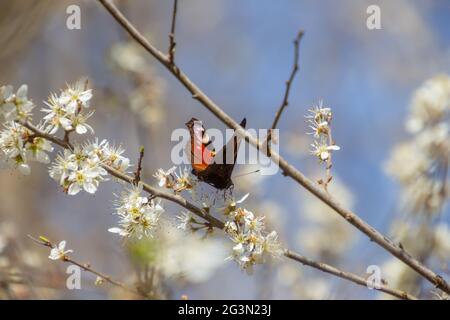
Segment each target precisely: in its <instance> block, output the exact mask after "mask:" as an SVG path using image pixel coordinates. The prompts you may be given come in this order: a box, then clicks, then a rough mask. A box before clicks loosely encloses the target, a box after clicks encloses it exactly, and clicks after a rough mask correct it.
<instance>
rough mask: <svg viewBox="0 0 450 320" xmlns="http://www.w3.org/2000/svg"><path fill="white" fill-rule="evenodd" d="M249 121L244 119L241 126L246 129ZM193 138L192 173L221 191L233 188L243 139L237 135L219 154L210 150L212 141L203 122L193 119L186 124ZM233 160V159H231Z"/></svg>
mask: <svg viewBox="0 0 450 320" xmlns="http://www.w3.org/2000/svg"><path fill="white" fill-rule="evenodd" d="M246 122H247V120H246V119H245V118H244V119H243V120H242V121H241V123H240V125H241V127H243V128H245V124H246ZM186 126H187V128H188V129H189V134H190V137H191V141H190V145H189V146H188V147H189V149H190V150H188V155H189V156H190V161H191V165H192V173H193V174H194V175H195V176H197V178H198V179H199V180H201V181H203V182H206V183H208V184H209V185H211V186H213V187H215V188H216V189H219V190H226V189H229V188H230V187H232V186H233V181H232V180H231V174H232V173H233V169H234V165H235V163H236V158H237V153H238V149H239V144H240V140H241V138H240V137H238V136H237V135H236V134H234V135H233V137H232V138H231V139H230V141H228V143H227V144H226V145H225V146H224V147H223V148H222V149H221V150H219V151H218V152H216V151H215V150H214V149H211V148H208V147H209V146H210V144H211V142H212V141H211V139H210V138H209V137H208V135H207V134H206V132H205V128H204V127H203V125H202V122H201V121H199V120H198V119H196V118H192V119H191V120H189V121H188V122H187V123H186ZM230 158H231V159H230Z"/></svg>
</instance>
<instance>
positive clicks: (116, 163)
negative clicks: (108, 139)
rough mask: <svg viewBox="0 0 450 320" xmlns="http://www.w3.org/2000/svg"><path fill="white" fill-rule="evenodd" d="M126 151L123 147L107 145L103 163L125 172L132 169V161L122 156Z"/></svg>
mask: <svg viewBox="0 0 450 320" xmlns="http://www.w3.org/2000/svg"><path fill="white" fill-rule="evenodd" d="M124 152H125V149H123V148H122V146H117V147H116V146H110V145H109V144H107V145H106V146H105V148H104V155H103V158H102V159H103V161H104V162H105V164H107V165H109V166H111V167H113V168H114V169H116V170H119V171H122V172H125V171H126V170H127V169H128V168H129V167H130V159H128V158H127V157H124V156H123V155H122V154H123V153H124Z"/></svg>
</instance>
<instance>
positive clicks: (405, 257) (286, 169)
mask: <svg viewBox="0 0 450 320" xmlns="http://www.w3.org/2000/svg"><path fill="white" fill-rule="evenodd" d="M99 2H100V3H101V4H102V5H103V6H104V7H105V8H106V10H108V12H109V13H110V14H111V15H112V16H113V17H114V19H115V20H116V21H117V22H118V23H119V24H120V25H121V26H122V27H123V28H124V29H125V30H126V31H127V32H128V33H129V34H130V35H131V37H133V38H134V39H135V40H136V41H137V42H138V43H139V44H140V45H141V46H142V47H143V48H144V49H145V50H146V51H147V52H148V53H150V54H151V55H152V56H153V57H154V58H155V59H157V60H158V61H159V62H160V63H161V64H163V65H164V66H165V67H166V68H167V69H168V70H169V71H170V72H171V73H172V74H173V75H174V76H175V77H176V78H177V79H178V81H179V82H180V83H181V84H182V85H183V86H184V87H185V88H186V89H187V90H188V91H189V92H190V93H191V95H192V97H193V98H194V99H196V100H198V101H199V102H200V103H201V104H202V105H203V106H204V107H205V108H207V109H208V110H209V111H211V112H212V113H213V114H214V115H215V116H216V117H217V118H218V119H219V120H220V121H222V122H223V123H224V124H225V125H227V126H228V127H229V128H232V129H234V130H235V131H236V132H237V133H238V134H239V135H240V136H242V137H243V138H244V139H245V140H246V141H247V142H248V143H250V144H251V145H253V146H254V147H256V148H257V149H258V150H261V151H262V152H263V153H265V154H266V155H268V154H269V153H270V155H269V156H270V158H271V159H272V161H273V162H274V163H276V164H278V166H279V167H280V169H281V170H282V173H283V175H285V176H289V177H290V178H292V179H293V180H294V181H296V182H297V183H299V184H300V185H301V186H303V187H304V188H305V189H307V190H308V191H309V192H311V193H312V194H313V195H315V196H316V197H317V198H319V199H320V200H321V201H323V202H324V203H325V204H327V205H328V206H329V207H330V208H332V209H333V210H334V211H336V212H337V213H338V214H339V215H340V216H341V217H343V218H344V219H345V220H347V222H349V223H350V224H352V225H353V226H354V227H356V228H357V229H358V230H360V231H361V232H362V233H364V234H365V235H367V237H369V239H370V240H371V241H374V242H375V243H377V244H378V245H379V246H381V247H382V248H384V249H385V250H386V251H388V252H390V253H391V254H392V255H393V256H395V257H397V258H398V259H399V260H401V261H403V262H404V263H405V264H406V265H408V266H409V267H410V268H412V269H413V270H414V271H416V272H417V273H418V274H420V275H421V276H423V277H424V278H426V279H427V280H428V281H429V282H430V283H432V284H433V285H434V286H436V288H439V289H441V290H443V291H445V292H447V293H450V285H449V284H448V283H447V282H446V281H445V280H444V278H442V276H440V275H438V274H436V273H435V272H434V271H432V270H431V269H429V268H428V267H426V266H425V265H423V264H422V263H421V262H420V261H418V260H417V259H415V258H413V257H412V256H411V255H409V254H408V253H407V252H406V251H405V250H404V249H402V248H400V247H399V246H398V244H396V243H394V242H392V241H391V240H390V239H388V238H387V237H386V236H384V235H383V234H381V233H380V232H379V231H378V230H376V229H375V228H374V227H372V226H371V225H370V224H368V223H367V222H365V221H364V220H362V219H361V218H360V217H359V216H358V215H357V214H356V213H354V212H352V211H351V210H349V209H347V208H345V207H343V206H342V205H341V204H339V202H338V201H337V200H336V199H334V198H333V197H332V196H331V195H329V194H328V193H327V192H326V191H325V190H322V189H321V188H319V187H318V186H317V185H316V183H314V182H313V181H312V180H310V179H309V178H307V177H306V176H305V175H304V174H303V173H301V172H300V171H299V170H298V169H296V168H295V167H294V166H292V165H291V164H290V163H289V162H287V161H286V160H285V159H284V158H283V157H281V156H280V155H279V154H278V153H276V152H268V150H267V149H269V148H263V143H261V142H260V141H259V140H258V139H255V138H254V137H252V136H251V135H250V134H249V133H248V132H247V131H246V130H244V129H243V128H242V127H241V126H240V125H239V124H238V123H237V122H236V121H235V120H234V119H233V118H231V117H230V116H229V115H228V114H227V113H225V112H224V111H223V110H222V109H221V108H220V107H219V106H218V105H217V104H216V103H215V102H214V101H212V100H211V99H210V98H209V97H208V96H207V95H206V94H205V93H204V92H203V91H202V90H201V89H200V88H199V87H197V85H196V84H195V83H193V82H192V81H191V80H190V79H189V78H188V76H187V75H186V74H184V72H183V71H181V70H180V69H179V68H178V67H176V66H175V65H172V64H170V61H169V60H168V59H167V58H166V56H165V55H164V54H163V53H162V52H161V51H159V50H158V49H156V48H155V47H154V46H153V45H152V44H151V43H150V42H149V41H148V40H147V39H146V38H145V37H144V36H143V35H142V34H141V33H140V32H139V31H138V30H137V29H136V28H135V27H134V26H133V24H131V23H130V22H129V21H128V20H127V19H126V18H125V17H124V16H123V14H122V13H121V12H120V11H119V10H118V9H117V7H116V6H114V4H112V3H111V2H110V1H109V0H99ZM264 149H266V150H264Z"/></svg>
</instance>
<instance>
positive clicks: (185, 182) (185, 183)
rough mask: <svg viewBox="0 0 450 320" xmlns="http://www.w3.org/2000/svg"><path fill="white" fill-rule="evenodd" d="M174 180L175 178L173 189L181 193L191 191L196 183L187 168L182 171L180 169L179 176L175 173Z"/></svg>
mask: <svg viewBox="0 0 450 320" xmlns="http://www.w3.org/2000/svg"><path fill="white" fill-rule="evenodd" d="M169 171H170V170H169ZM175 178H176V179H175V185H174V187H173V189H174V190H175V191H176V192H181V191H183V190H191V189H192V188H193V187H194V185H195V183H196V179H195V178H194V176H193V175H192V174H191V172H190V171H189V170H188V169H187V168H184V169H181V168H180V170H179V174H177V173H175ZM160 183H161V181H160Z"/></svg>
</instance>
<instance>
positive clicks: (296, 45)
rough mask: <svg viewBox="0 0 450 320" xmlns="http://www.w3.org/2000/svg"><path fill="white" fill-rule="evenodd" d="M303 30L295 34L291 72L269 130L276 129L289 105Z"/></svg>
mask: <svg viewBox="0 0 450 320" xmlns="http://www.w3.org/2000/svg"><path fill="white" fill-rule="evenodd" d="M303 34H304V32H303V30H300V31H299V32H298V33H297V36H296V37H295V39H294V63H293V64H292V71H291V74H290V76H289V79H288V80H287V81H286V90H285V91H284V96H283V101H282V102H281V105H280V106H279V107H278V110H277V112H276V113H275V118H274V119H273V122H272V126H271V129H275V128H276V127H277V124H278V121H280V117H281V114H282V113H283V111H284V109H285V108H286V107H287V106H288V105H289V93H290V91H291V86H292V82H293V81H294V79H295V75H296V74H297V71H298V61H299V56H300V54H299V52H300V40H301V39H302V37H303Z"/></svg>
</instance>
